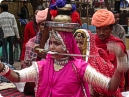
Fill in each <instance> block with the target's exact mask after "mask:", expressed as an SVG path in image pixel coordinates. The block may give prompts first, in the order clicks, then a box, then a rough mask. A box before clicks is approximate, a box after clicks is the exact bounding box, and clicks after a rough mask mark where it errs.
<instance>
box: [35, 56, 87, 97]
mask: <svg viewBox="0 0 129 97" xmlns="http://www.w3.org/2000/svg"><path fill="white" fill-rule="evenodd" d="M53 64H54V61H53V59H51V58H50V59H46V60H42V61H39V62H37V65H38V69H39V71H38V72H39V75H38V79H39V80H38V86H37V87H38V88H37V91H36V97H84V92H83V89H82V80H81V79H83V76H84V72H85V70H86V66H87V64H86V63H85V62H84V61H83V60H82V59H70V60H69V62H68V64H66V65H65V66H64V68H62V69H61V70H60V71H55V70H54V65H53ZM85 88H87V89H86V93H87V95H89V94H88V87H85ZM88 97H89V96H88Z"/></svg>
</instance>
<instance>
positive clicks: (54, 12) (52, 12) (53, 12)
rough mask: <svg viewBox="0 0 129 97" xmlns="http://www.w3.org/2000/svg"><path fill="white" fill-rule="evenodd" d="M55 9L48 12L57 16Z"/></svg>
mask: <svg viewBox="0 0 129 97" xmlns="http://www.w3.org/2000/svg"><path fill="white" fill-rule="evenodd" d="M57 13H58V12H57V10H50V14H51V15H52V16H53V17H55V16H57Z"/></svg>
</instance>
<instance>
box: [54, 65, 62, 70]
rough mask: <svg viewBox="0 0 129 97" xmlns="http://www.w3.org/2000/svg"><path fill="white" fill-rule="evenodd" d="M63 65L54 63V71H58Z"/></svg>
mask: <svg viewBox="0 0 129 97" xmlns="http://www.w3.org/2000/svg"><path fill="white" fill-rule="evenodd" d="M63 67H64V65H57V64H55V63H54V70H55V71H60V70H61V69H62V68H63Z"/></svg>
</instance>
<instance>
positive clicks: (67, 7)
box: [46, 0, 81, 32]
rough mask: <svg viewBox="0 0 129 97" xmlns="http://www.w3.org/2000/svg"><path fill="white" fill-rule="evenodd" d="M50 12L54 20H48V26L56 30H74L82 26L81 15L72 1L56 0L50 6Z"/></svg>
mask: <svg viewBox="0 0 129 97" xmlns="http://www.w3.org/2000/svg"><path fill="white" fill-rule="evenodd" d="M50 14H51V15H52V20H53V21H47V23H46V24H47V26H50V27H52V29H54V30H56V31H66V32H73V30H74V29H75V28H80V24H81V22H80V16H79V14H78V13H77V12H76V6H75V5H74V4H70V1H69V0H68V1H66V0H56V2H55V3H54V4H51V6H50Z"/></svg>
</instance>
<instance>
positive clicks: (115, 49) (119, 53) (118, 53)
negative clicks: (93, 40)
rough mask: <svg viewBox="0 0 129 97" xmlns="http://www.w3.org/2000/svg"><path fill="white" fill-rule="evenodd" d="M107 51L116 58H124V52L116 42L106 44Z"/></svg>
mask: <svg viewBox="0 0 129 97" xmlns="http://www.w3.org/2000/svg"><path fill="white" fill-rule="evenodd" d="M107 49H108V50H109V52H110V53H114V54H115V55H116V56H117V57H122V56H124V52H123V50H122V48H121V46H120V45H119V44H118V43H116V42H113V41H111V42H108V43H107Z"/></svg>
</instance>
